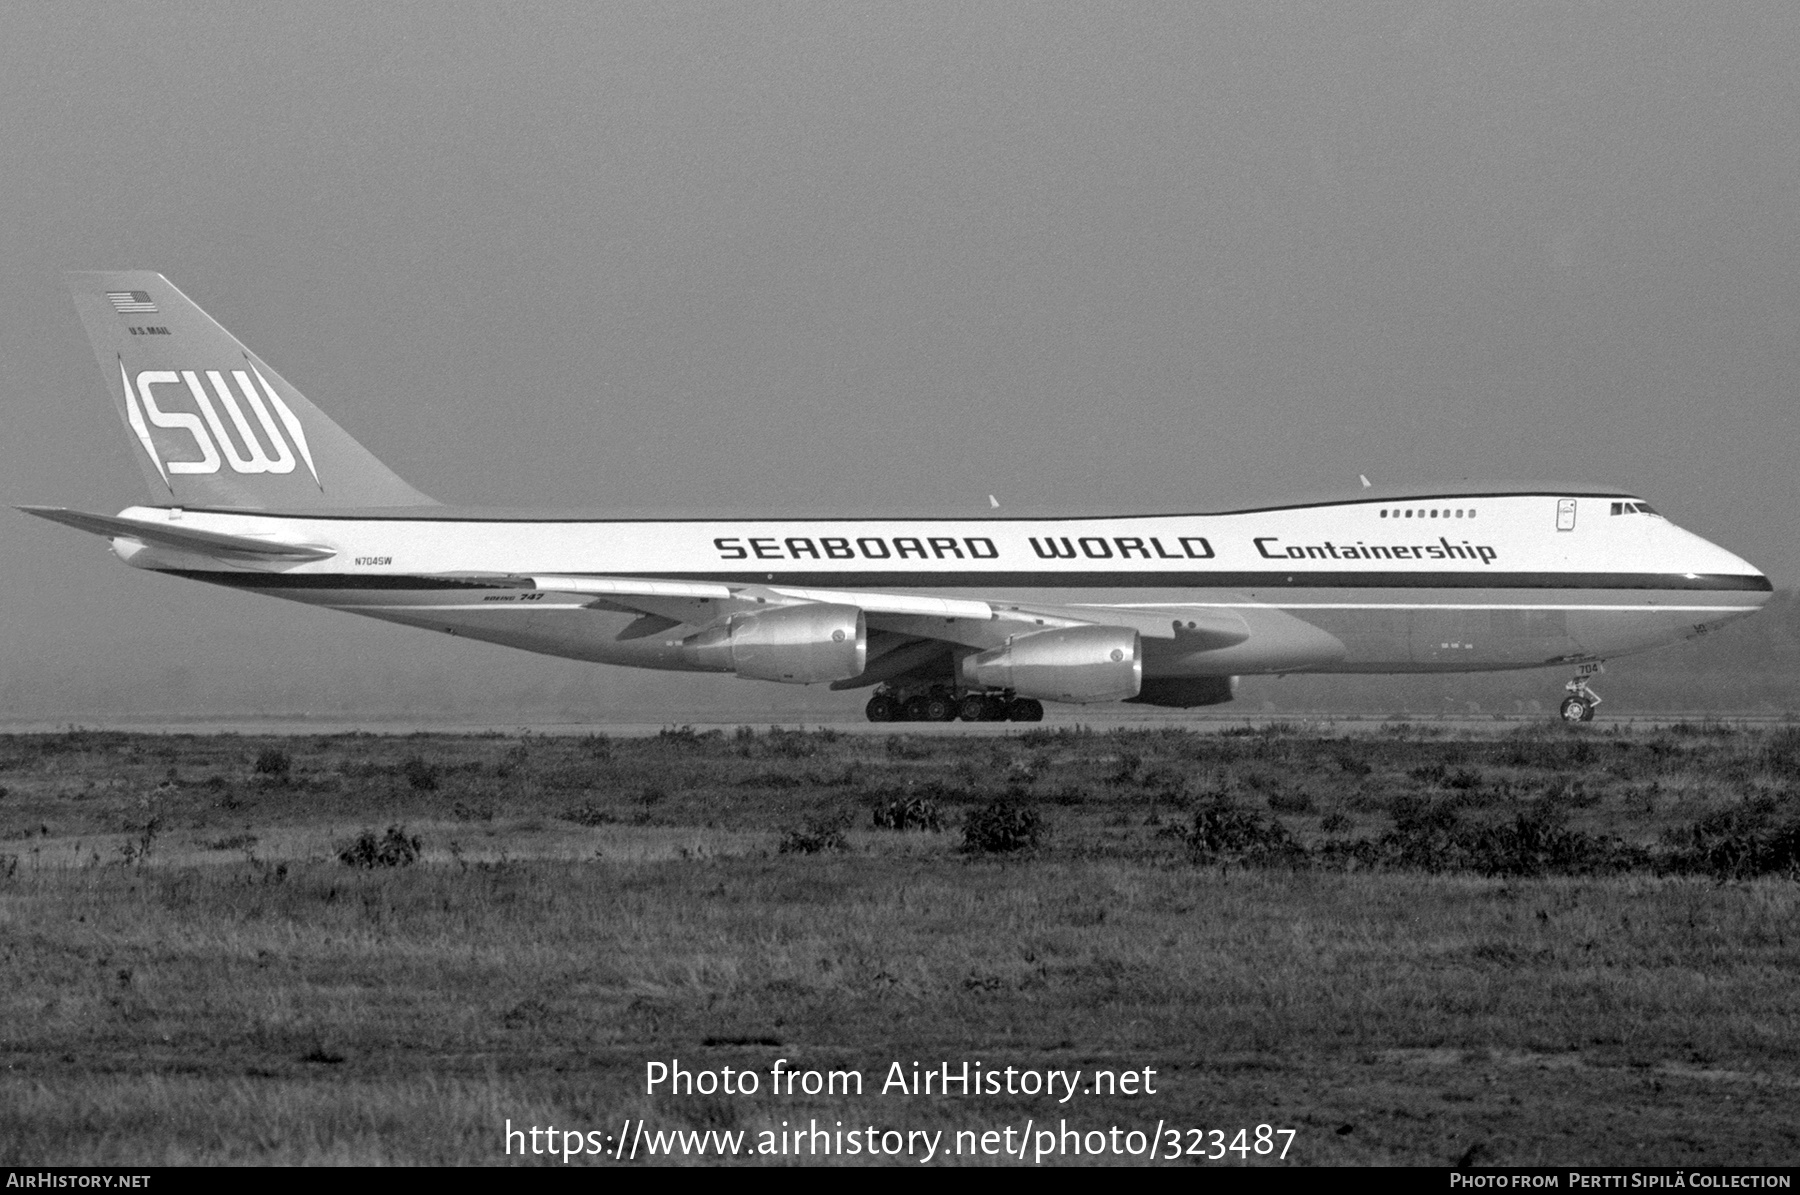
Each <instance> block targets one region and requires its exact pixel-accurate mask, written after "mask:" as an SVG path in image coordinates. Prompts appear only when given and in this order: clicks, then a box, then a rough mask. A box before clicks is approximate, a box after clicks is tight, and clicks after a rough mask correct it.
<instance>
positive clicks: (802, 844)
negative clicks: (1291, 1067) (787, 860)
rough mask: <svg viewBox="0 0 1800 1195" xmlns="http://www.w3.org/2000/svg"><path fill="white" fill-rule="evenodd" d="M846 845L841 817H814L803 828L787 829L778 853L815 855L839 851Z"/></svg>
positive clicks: (847, 844)
mask: <svg viewBox="0 0 1800 1195" xmlns="http://www.w3.org/2000/svg"><path fill="white" fill-rule="evenodd" d="M848 846H849V843H847V842H845V841H844V820H843V819H842V818H841V817H825V818H814V819H813V820H812V821H809V822H807V823H806V826H805V827H804V828H803V829H799V830H789V831H788V832H787V833H786V834H784V835H783V836H782V838H781V847H780V853H781V854H783V855H817V854H821V853H823V852H825V851H841V850H844V849H846V848H847V847H848Z"/></svg>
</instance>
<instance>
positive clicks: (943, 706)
mask: <svg viewBox="0 0 1800 1195" xmlns="http://www.w3.org/2000/svg"><path fill="white" fill-rule="evenodd" d="M924 701H925V716H924V717H923V718H921V719H920V721H921V722H954V721H956V702H955V701H953V700H952V699H951V698H949V697H946V696H945V695H943V694H942V693H933V694H931V695H930V696H929V697H926V698H925V699H924Z"/></svg>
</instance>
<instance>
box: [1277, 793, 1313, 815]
mask: <svg viewBox="0 0 1800 1195" xmlns="http://www.w3.org/2000/svg"><path fill="white" fill-rule="evenodd" d="M1269 808H1270V809H1273V810H1274V811H1275V812H1276V813H1311V812H1312V811H1313V799H1312V794H1311V793H1309V792H1307V791H1306V790H1305V789H1303V788H1281V789H1276V790H1275V791H1274V792H1272V793H1270V794H1269Z"/></svg>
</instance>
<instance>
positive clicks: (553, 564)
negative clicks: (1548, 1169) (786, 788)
mask: <svg viewBox="0 0 1800 1195" xmlns="http://www.w3.org/2000/svg"><path fill="white" fill-rule="evenodd" d="M1638 505H1639V504H1638V503H1637V502H1636V500H1635V499H1631V498H1628V497H1627V496H1625V495H1622V494H1615V493H1609V492H1602V491H1592V490H1572V491H1563V492H1556V491H1533V492H1490V493H1485V494H1484V493H1463V494H1450V495H1439V496H1433V497H1411V498H1389V499H1377V498H1363V499H1356V500H1350V501H1342V502H1333V503H1321V504H1314V505H1299V506H1289V507H1281V508H1274V509H1266V510H1253V511H1243V512H1235V513H1227V514H1209V515H1152V516H1128V517H1103V518H1077V519H1014V518H985V519H931V518H893V519H784V520H754V519H684V520H631V519H612V518H582V517H559V516H535V515H523V514H508V513H506V512H479V511H478V512H470V511H458V510H455V509H453V508H423V509H421V508H408V509H397V510H394V511H391V512H380V511H357V512H346V513H342V514H338V513H332V514H296V515H287V514H280V515H276V514H263V513H256V512H250V511H200V510H189V511H182V512H171V511H170V510H168V509H165V508H151V507H140V508H133V509H131V510H128V511H126V512H123V513H124V515H125V516H126V517H130V518H134V519H140V520H156V521H171V522H179V524H180V525H181V526H184V527H190V528H194V529H199V530H206V531H215V532H222V533H225V534H230V535H237V536H245V537H253V538H261V539H268V540H273V541H279V542H281V543H287V544H304V545H309V546H315V547H320V548H324V549H329V550H330V551H331V553H332V556H331V557H330V558H329V559H324V560H317V561H310V562H304V563H292V562H285V563H279V564H276V563H270V562H259V563H253V562H250V561H246V562H244V563H242V564H221V561H220V560H219V559H218V558H216V557H202V556H189V555H187V554H185V553H183V552H180V551H177V550H172V549H168V548H161V547H146V546H144V545H142V544H139V543H136V542H134V541H131V540H124V539H121V540H117V541H115V543H116V545H117V547H118V550H119V551H120V554H121V555H122V556H124V557H125V558H126V559H128V560H129V561H130V562H131V563H133V564H135V565H138V566H140V567H146V568H152V569H157V570H162V571H172V572H177V573H182V574H184V575H187V576H191V577H194V578H195V579H200V580H207V581H213V582H218V583H222V584H227V585H231V586H234V587H238V588H246V589H252V590H255V591H258V592H262V593H268V594H272V595H276V596H281V597H286V598H291V599H295V600H299V601H305V602H309V603H313V604H319V605H324V606H329V607H332V608H335V609H341V610H349V611H353V612H355V613H359V614H365V615H370V616H373V617H378V618H384V619H389V620H392V621H396V622H402V623H407V624H411V625H416V626H421V627H427V628H432V629H437V630H441V631H446V632H449V633H452V634H458V635H465V636H468V637H472V638H478V639H484V640H489V641H492V642H497V643H504V644H508V645H511V646H515V647H521V648H526V649H529V650H533V651H539V652H545V653H549V654H552V655H560V656H568V657H573V658H577V659H584V660H594V661H599V662H604V663H611V664H622V665H630V666H637V667H650V668H676V669H687V668H692V667H694V664H693V663H692V659H691V656H690V655H687V654H684V653H683V652H682V651H681V649H680V646H679V642H678V639H677V638H675V637H673V636H671V635H666V634H653V633H648V632H644V633H636V632H634V631H632V630H631V628H632V627H634V626H641V625H642V622H643V614H642V607H641V604H640V608H639V609H637V610H631V611H627V610H621V609H619V608H617V607H616V606H610V605H609V604H608V603H605V602H599V603H596V602H594V601H592V600H590V599H589V598H588V597H586V596H585V595H582V594H579V593H566V592H546V591H545V590H544V588H543V587H542V586H535V587H534V586H533V585H532V584H531V583H530V582H528V581H523V580H522V579H523V578H530V577H534V576H538V577H541V576H544V575H555V576H558V577H564V578H569V577H575V578H580V577H596V578H599V577H627V578H637V579H646V580H653V581H667V582H719V583H724V584H728V585H734V586H745V585H749V586H762V587H770V588H771V589H772V590H773V591H775V592H781V591H782V589H783V588H784V587H785V588H786V589H788V590H796V589H798V590H805V591H808V592H819V591H830V592H834V593H845V594H852V595H853V594H855V593H856V592H857V591H864V590H879V591H881V592H882V593H887V594H916V595H924V596H932V597H939V598H945V597H948V598H978V599H981V600H983V601H986V602H990V603H991V602H999V603H1008V602H1013V603H1024V604H1026V606H1027V607H1029V605H1030V604H1031V603H1051V604H1055V605H1056V606H1058V607H1061V608H1064V609H1067V608H1070V607H1081V608H1087V609H1094V610H1096V611H1099V610H1114V611H1118V612H1120V613H1121V615H1124V614H1127V613H1130V614H1132V615H1133V616H1134V617H1137V618H1138V619H1139V620H1140V621H1141V620H1143V619H1146V618H1149V619H1153V620H1160V619H1167V620H1169V621H1170V622H1172V623H1173V625H1174V626H1175V628H1176V631H1177V632H1179V631H1180V630H1181V626H1182V616H1183V612H1184V611H1186V612H1191V613H1190V617H1192V616H1194V615H1198V614H1202V613H1205V612H1215V613H1216V612H1221V611H1230V612H1231V613H1232V614H1233V615H1234V616H1236V617H1239V618H1242V619H1243V620H1244V621H1245V623H1246V624H1247V625H1248V627H1249V629H1250V630H1251V632H1252V633H1251V635H1250V636H1249V637H1248V638H1247V639H1246V640H1244V641H1243V642H1241V643H1237V644H1234V645H1228V646H1223V647H1221V646H1219V645H1218V644H1216V643H1208V642H1187V641H1184V639H1183V637H1182V635H1181V634H1179V633H1177V634H1175V635H1174V636H1173V637H1169V636H1166V635H1165V637H1164V638H1161V639H1150V640H1146V642H1145V651H1146V654H1145V658H1144V675H1145V676H1146V677H1152V676H1170V677H1175V676H1223V675H1232V674H1243V673H1257V672H1297V671H1334V672H1434V671H1475V670H1484V669H1500V668H1527V667H1536V666H1544V665H1549V664H1561V663H1569V662H1577V661H1585V660H1595V659H1602V658H1606V657H1610V656H1616V655H1620V654H1624V653H1626V652H1632V651H1638V650H1642V649H1644V648H1647V647H1653V646H1657V645H1659V644H1663V643H1668V642H1672V641H1675V640H1678V639H1681V638H1684V637H1687V636H1691V635H1694V634H1699V633H1704V632H1705V631H1706V630H1709V629H1711V628H1713V627H1716V626H1718V625H1719V624H1721V623H1724V622H1726V621H1729V620H1731V619H1733V618H1737V617H1741V616H1743V615H1745V614H1748V613H1750V612H1752V611H1754V610H1756V609H1757V608H1758V607H1760V606H1761V605H1762V604H1763V603H1764V602H1765V601H1766V600H1767V598H1768V595H1769V591H1770V586H1769V582H1768V580H1767V579H1766V578H1765V577H1763V575H1762V574H1761V573H1759V572H1758V571H1757V570H1756V569H1754V568H1752V567H1751V566H1750V565H1749V564H1747V563H1746V562H1744V561H1743V560H1741V559H1739V558H1738V557H1736V556H1734V555H1732V554H1731V553H1729V552H1727V551H1725V550H1724V549H1722V548H1719V547H1717V546H1716V545H1714V544H1711V543H1709V542H1707V541H1706V540H1704V539H1701V538H1700V537H1699V536H1696V535H1693V534H1692V533H1690V532H1687V531H1684V530H1682V529H1681V528H1679V527H1677V526H1675V525H1674V524H1673V523H1670V522H1669V521H1667V520H1666V519H1663V518H1661V517H1660V516H1657V515H1653V514H1649V513H1639V511H1638V510H1637V507H1638ZM1621 507H1624V508H1625V509H1623V510H1621V509H1620V508H1621ZM1615 511H1617V512H1618V513H1614V512H1615ZM1013 608H1015V609H1016V608H1017V607H1013ZM672 618H673V619H674V620H675V621H678V622H683V623H685V622H689V621H693V620H691V619H690V618H689V617H688V616H687V615H686V614H685V613H682V612H679V611H678V612H677V613H675V614H673V615H672ZM665 621H667V620H665ZM946 621H947V620H946ZM888 625H890V626H891V629H893V630H894V631H895V632H896V633H905V632H909V631H912V630H916V629H917V627H918V625H919V624H918V623H916V622H915V623H912V624H907V623H906V622H905V620H904V619H903V618H901V619H898V620H897V621H895V620H890V623H889V624H888ZM691 629H692V628H691V627H689V628H688V630H690V631H691ZM965 642H968V643H970V644H971V645H974V646H980V645H981V641H980V640H979V639H978V638H965Z"/></svg>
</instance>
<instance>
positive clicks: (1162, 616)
mask: <svg viewBox="0 0 1800 1195" xmlns="http://www.w3.org/2000/svg"><path fill="white" fill-rule="evenodd" d="M510 580H511V581H512V582H514V583H516V584H518V585H520V587H522V588H531V589H536V590H542V591H545V592H551V593H565V594H576V595H580V596H583V597H588V598H591V599H592V600H591V601H589V602H588V605H590V606H593V607H596V608H601V609H610V610H619V611H625V612H634V613H638V614H640V615H643V616H644V617H643V618H641V619H640V620H639V621H638V622H637V623H634V624H632V626H631V627H629V628H627V630H626V631H625V632H623V633H622V637H624V638H637V637H641V636H644V635H650V634H660V633H662V632H664V631H666V630H669V629H671V628H673V627H676V626H678V625H682V624H690V625H695V626H706V625H707V624H710V623H714V622H717V621H719V620H720V619H722V618H724V617H726V616H727V615H731V614H742V613H749V612H754V611H755V610H757V609H759V608H761V609H768V608H772V607H780V606H795V605H803V604H806V603H818V604H821V605H831V606H853V607H856V608H857V609H859V610H861V611H862V612H863V615H864V617H865V619H866V621H867V625H868V628H869V631H870V633H871V645H870V660H869V669H868V671H866V672H865V673H864V674H863V675H862V676H859V677H856V678H854V679H853V680H850V681H842V682H838V683H837V684H836V685H835V686H834V687H839V688H851V687H859V686H862V685H868V684H874V683H876V682H877V681H880V680H887V679H892V678H894V677H898V676H901V675H904V674H905V673H906V672H908V671H910V670H912V669H913V668H920V667H925V666H927V665H929V664H933V663H935V662H936V661H937V660H938V658H939V657H940V656H942V655H943V654H944V652H946V651H947V650H950V649H951V648H952V647H965V648H974V649H976V650H980V651H985V650H988V649H990V648H995V647H999V646H1002V645H1003V644H1005V643H1007V642H1008V641H1009V640H1012V639H1016V638H1018V637H1020V636H1023V635H1030V634H1035V633H1037V632H1039V631H1049V630H1058V629H1063V628H1068V627H1079V626H1103V627H1124V628H1128V629H1130V630H1133V631H1136V632H1137V633H1138V634H1139V635H1142V636H1144V637H1145V638H1151V639H1165V640H1179V641H1183V642H1184V643H1185V644H1186V645H1187V646H1188V647H1189V648H1190V649H1191V650H1194V651H1203V650H1210V649H1215V648H1221V647H1230V646H1233V645H1235V644H1238V643H1242V642H1244V641H1245V640H1246V639H1248V638H1250V633H1251V632H1250V627H1249V625H1248V624H1247V623H1246V622H1245V621H1244V619H1243V617H1242V616H1240V615H1239V614H1238V613H1237V612H1235V611H1233V610H1221V609H1217V608H1205V607H1187V606H1182V607H1175V606H1170V607H1159V606H1104V605H1093V606H1087V605H1084V606H1075V605H1066V606H1065V605H1045V604H1039V603H1022V602H1011V601H1004V600H981V599H972V598H946V597H938V596H935V595H930V594H917V593H906V592H889V591H875V590H860V589H852V590H835V589H811V588H801V587H796V586H787V585H763V584H743V585H739V584H729V583H724V582H711V581H661V580H652V579H639V578H631V577H583V576H558V575H547V574H539V575H532V576H528V577H516V578H511V579H510Z"/></svg>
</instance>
